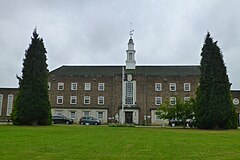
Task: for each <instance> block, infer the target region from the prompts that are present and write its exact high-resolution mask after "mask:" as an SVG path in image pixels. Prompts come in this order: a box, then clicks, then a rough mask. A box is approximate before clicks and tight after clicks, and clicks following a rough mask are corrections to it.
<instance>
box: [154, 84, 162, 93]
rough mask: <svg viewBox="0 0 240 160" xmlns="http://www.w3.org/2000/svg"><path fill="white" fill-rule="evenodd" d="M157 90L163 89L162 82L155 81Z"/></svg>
mask: <svg viewBox="0 0 240 160" xmlns="http://www.w3.org/2000/svg"><path fill="white" fill-rule="evenodd" d="M155 91H162V83H155Z"/></svg>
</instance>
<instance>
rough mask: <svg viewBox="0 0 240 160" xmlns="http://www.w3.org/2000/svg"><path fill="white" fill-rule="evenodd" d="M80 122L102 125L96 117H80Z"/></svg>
mask: <svg viewBox="0 0 240 160" xmlns="http://www.w3.org/2000/svg"><path fill="white" fill-rule="evenodd" d="M79 124H82V125H85V124H86V125H87V124H92V125H100V124H101V121H100V120H99V119H97V118H94V117H82V118H80V121H79Z"/></svg>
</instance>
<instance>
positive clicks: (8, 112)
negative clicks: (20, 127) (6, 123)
mask: <svg viewBox="0 0 240 160" xmlns="http://www.w3.org/2000/svg"><path fill="white" fill-rule="evenodd" d="M12 107H13V95H12V94H9V95H8V103H7V116H10V115H11V113H12Z"/></svg>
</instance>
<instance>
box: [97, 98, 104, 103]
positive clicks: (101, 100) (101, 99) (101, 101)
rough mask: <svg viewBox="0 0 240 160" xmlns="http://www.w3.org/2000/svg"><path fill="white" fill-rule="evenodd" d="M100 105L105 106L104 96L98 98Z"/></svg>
mask: <svg viewBox="0 0 240 160" xmlns="http://www.w3.org/2000/svg"><path fill="white" fill-rule="evenodd" d="M98 104H99V105H104V97H103V96H99V97H98Z"/></svg>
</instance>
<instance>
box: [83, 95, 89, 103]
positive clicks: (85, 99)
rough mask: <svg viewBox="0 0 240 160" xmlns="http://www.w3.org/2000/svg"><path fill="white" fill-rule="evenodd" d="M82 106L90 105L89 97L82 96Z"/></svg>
mask: <svg viewBox="0 0 240 160" xmlns="http://www.w3.org/2000/svg"><path fill="white" fill-rule="evenodd" d="M84 104H90V96H84Z"/></svg>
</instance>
